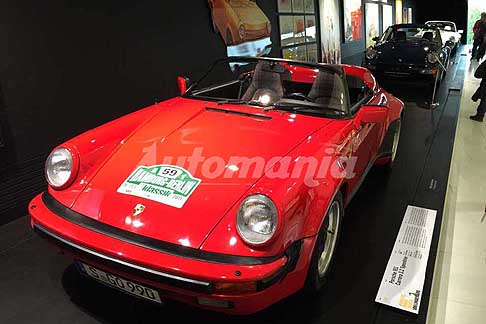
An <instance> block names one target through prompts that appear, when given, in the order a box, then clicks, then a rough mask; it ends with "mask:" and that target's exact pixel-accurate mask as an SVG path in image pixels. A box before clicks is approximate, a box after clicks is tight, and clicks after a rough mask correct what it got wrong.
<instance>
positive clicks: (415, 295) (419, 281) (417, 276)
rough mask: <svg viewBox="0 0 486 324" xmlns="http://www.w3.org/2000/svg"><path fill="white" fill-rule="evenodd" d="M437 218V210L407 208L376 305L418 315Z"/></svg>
mask: <svg viewBox="0 0 486 324" xmlns="http://www.w3.org/2000/svg"><path fill="white" fill-rule="evenodd" d="M436 216H437V211H436V210H431V209H426V208H420V207H414V206H408V207H407V211H406V212H405V217H404V218H403V222H402V225H401V227H400V231H399V233H398V237H397V240H396V241H395V245H394V247H393V252H392V254H391V256H390V259H389V260H388V265H387V266H386V271H385V274H384V275H383V279H382V281H381V285H380V289H379V290H378V294H377V296H376V299H375V301H376V302H377V303H381V304H385V305H388V306H392V307H395V308H398V309H401V310H404V311H407V312H411V313H414V314H418V313H419V308H420V301H421V300H422V293H423V287H424V282H425V271H426V269H427V260H428V259H429V252H430V244H431V242H432V234H433V232H434V226H435V218H436Z"/></svg>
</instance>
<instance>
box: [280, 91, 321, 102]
mask: <svg viewBox="0 0 486 324" xmlns="http://www.w3.org/2000/svg"><path fill="white" fill-rule="evenodd" d="M283 98H285V99H292V98H295V99H300V100H304V101H310V102H314V100H312V99H311V98H309V97H308V96H306V95H305V94H303V93H300V92H293V93H289V94H286V95H284V96H283Z"/></svg>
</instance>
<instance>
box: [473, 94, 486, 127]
mask: <svg viewBox="0 0 486 324" xmlns="http://www.w3.org/2000/svg"><path fill="white" fill-rule="evenodd" d="M485 114H486V99H481V103H480V104H479V107H478V110H477V112H476V115H474V116H471V117H469V118H471V119H472V120H474V121H478V122H482V121H483V120H484V115H485Z"/></svg>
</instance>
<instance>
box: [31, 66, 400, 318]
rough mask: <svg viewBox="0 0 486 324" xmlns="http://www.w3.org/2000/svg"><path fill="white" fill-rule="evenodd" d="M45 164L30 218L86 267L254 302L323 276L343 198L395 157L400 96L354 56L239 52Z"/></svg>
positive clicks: (88, 272) (209, 296) (139, 288)
mask: <svg viewBox="0 0 486 324" xmlns="http://www.w3.org/2000/svg"><path fill="white" fill-rule="evenodd" d="M178 81H179V88H180V90H181V96H180V97H177V98H174V99H171V100H168V101H165V102H162V103H158V104H156V105H154V106H151V107H148V108H145V109H142V110H140V111H137V112H135V113H132V114H130V115H127V116H125V117H122V118H120V119H117V120H115V121H113V122H110V123H108V124H106V125H103V126H101V127H98V128H96V129H93V130H91V131H88V132H86V133H84V134H82V135H80V136H78V137H76V138H74V139H72V140H70V141H68V142H66V143H64V144H62V145H60V146H59V147H57V148H56V149H55V150H54V151H53V152H52V153H51V154H50V156H49V158H48V160H47V162H46V177H47V181H48V183H49V188H48V190H47V191H46V192H44V193H42V194H40V195H39V196H37V197H36V198H34V199H33V201H32V202H31V204H30V208H29V211H30V215H31V225H32V227H33V229H34V230H35V231H36V232H37V233H38V234H39V235H40V236H42V237H43V238H45V239H46V240H48V241H51V242H52V243H54V244H55V245H57V246H58V247H59V248H60V249H62V250H63V251H64V252H65V253H66V254H68V255H69V256H71V257H72V258H73V259H74V260H75V264H76V266H77V268H78V269H79V271H80V273H81V274H82V275H83V276H86V277H89V278H92V279H93V280H97V281H99V282H102V283H104V284H106V285H108V286H110V287H113V288H115V289H118V290H122V291H124V292H126V293H128V294H131V295H134V296H136V297H139V298H143V299H147V300H150V301H153V302H155V303H163V302H164V300H167V299H171V300H177V301H181V302H184V303H187V304H191V305H195V306H199V307H203V308H206V309H210V310H216V311H221V312H225V313H229V314H251V313H255V312H258V311H260V310H262V309H264V308H266V307H268V306H270V305H272V304H274V303H276V302H277V301H279V300H281V299H283V298H285V297H287V296H289V295H291V294H293V293H295V292H297V291H299V290H301V289H303V290H305V291H307V292H310V293H313V292H317V291H319V289H321V287H323V286H324V285H325V283H326V278H327V276H328V273H329V269H330V268H331V266H332V263H333V255H334V252H335V250H336V247H337V242H338V237H339V233H340V229H341V223H342V218H343V215H344V208H345V206H346V205H347V204H348V203H349V201H350V200H351V198H352V197H353V195H354V193H355V192H356V191H357V189H358V188H359V186H360V184H361V183H362V181H363V179H364V177H365V176H366V174H367V172H368V171H369V170H370V168H371V167H372V166H373V165H375V164H384V165H388V166H391V165H392V164H393V162H394V160H395V155H396V151H397V147H398V141H399V136H400V121H401V114H402V110H403V103H402V102H401V101H400V100H398V99H396V98H395V97H393V96H392V95H390V94H389V93H387V92H386V91H384V90H383V89H382V88H380V86H379V85H378V84H377V83H376V81H375V78H374V77H373V76H372V74H371V73H370V72H369V71H368V70H366V69H364V68H359V67H354V66H347V65H323V64H307V63H302V62H294V61H287V60H280V59H270V58H241V57H240V58H228V59H224V60H220V61H218V62H216V63H215V64H214V65H213V66H212V67H211V68H210V69H209V71H208V72H207V73H206V74H205V75H204V76H203V77H202V78H201V79H200V80H199V81H197V82H194V83H193V84H191V85H189V82H188V81H187V79H183V78H179V79H178Z"/></svg>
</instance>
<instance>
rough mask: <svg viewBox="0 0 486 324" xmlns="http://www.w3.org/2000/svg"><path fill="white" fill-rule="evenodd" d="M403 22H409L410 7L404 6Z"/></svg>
mask: <svg viewBox="0 0 486 324" xmlns="http://www.w3.org/2000/svg"><path fill="white" fill-rule="evenodd" d="M401 23H402V24H406V23H408V8H403V14H402V22H401Z"/></svg>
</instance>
